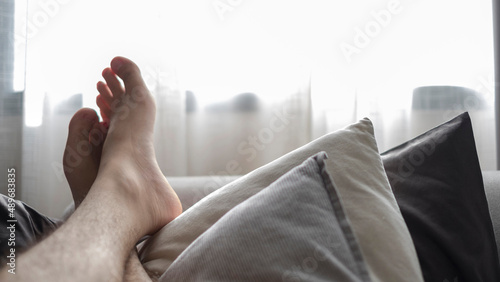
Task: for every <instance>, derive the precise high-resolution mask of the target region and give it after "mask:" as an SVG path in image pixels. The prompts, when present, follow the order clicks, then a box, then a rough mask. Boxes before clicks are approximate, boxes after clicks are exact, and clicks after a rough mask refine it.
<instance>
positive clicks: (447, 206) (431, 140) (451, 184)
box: [382, 113, 500, 282]
mask: <svg viewBox="0 0 500 282" xmlns="http://www.w3.org/2000/svg"><path fill="white" fill-rule="evenodd" d="M382 160H383V162H384V167H385V169H386V172H387V176H388V178H389V182H390V183H391V186H392V189H393V192H394V195H395V197H396V200H397V202H398V205H399V207H400V209H401V212H402V214H403V217H404V219H405V221H406V224H407V226H408V229H409V230H410V234H411V236H412V239H413V241H414V244H415V248H416V250H417V255H418V258H419V261H420V265H421V267H422V272H423V274H424V279H425V280H426V281H439V282H441V281H470V282H476V281H496V282H498V281H500V266H499V259H498V255H497V247H496V243H495V237H494V233H493V228H492V223H491V218H490V214H489V211H488V203H487V200H486V196H485V192H484V186H483V179H482V175H481V169H480V167H479V161H478V158H477V152H476V146H475V142H474V136H473V132H472V124H471V120H470V117H469V115H468V113H464V114H462V115H460V116H458V117H456V118H454V119H453V120H451V121H449V122H447V123H444V124H442V125H440V126H438V127H436V128H434V129H432V130H430V131H428V132H426V133H424V134H423V135H420V136H418V137H416V138H414V139H413V140H411V141H409V142H406V143H404V144H402V145H400V146H398V147H395V148H393V149H391V150H389V151H387V152H385V153H383V154H382Z"/></svg>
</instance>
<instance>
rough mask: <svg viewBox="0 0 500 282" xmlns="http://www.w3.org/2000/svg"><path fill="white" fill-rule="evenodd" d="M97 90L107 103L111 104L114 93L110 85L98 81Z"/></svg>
mask: <svg viewBox="0 0 500 282" xmlns="http://www.w3.org/2000/svg"><path fill="white" fill-rule="evenodd" d="M97 91H99V94H101V97H102V98H103V99H104V101H105V102H106V104H108V105H111V104H112V102H113V93H111V90H110V89H109V87H108V85H107V84H106V83H104V82H102V81H99V82H98V83H97Z"/></svg>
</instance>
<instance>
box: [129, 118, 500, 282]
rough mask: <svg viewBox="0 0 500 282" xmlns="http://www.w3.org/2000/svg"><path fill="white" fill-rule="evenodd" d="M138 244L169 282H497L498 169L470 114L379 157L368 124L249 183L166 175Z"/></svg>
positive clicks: (256, 174)
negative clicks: (483, 157) (490, 164)
mask: <svg viewBox="0 0 500 282" xmlns="http://www.w3.org/2000/svg"><path fill="white" fill-rule="evenodd" d="M168 179H169V181H170V184H171V185H172V187H173V188H174V189H175V190H176V192H177V193H178V195H179V197H180V199H181V201H182V204H183V207H184V212H183V214H181V216H179V217H178V218H176V219H175V220H174V221H172V222H170V223H169V224H167V225H166V226H165V227H163V228H162V229H161V230H160V231H159V232H157V233H156V234H154V235H153V236H152V237H150V238H149V239H148V240H147V241H145V242H144V243H142V244H141V245H139V246H138V249H139V257H140V259H141V261H142V263H143V266H144V267H145V269H146V270H147V271H148V272H149V273H150V274H151V275H152V276H156V277H157V278H158V279H160V280H161V281H440V282H441V281H443V282H444V281H500V263H499V261H500V257H499V255H498V251H497V249H498V247H497V246H498V245H499V243H498V242H499V238H500V233H499V232H500V209H499V204H498V201H499V200H500V187H499V186H498V184H499V183H500V173H499V172H496V171H490V172H482V171H481V168H480V166H479V161H478V159H477V151H476V147H475V142H474V137H473V129H472V123H471V120H470V116H469V115H468V113H463V114H461V115H459V116H457V117H456V118H454V119H452V120H450V121H448V122H446V123H444V124H442V125H440V126H438V127H436V128H433V129H430V130H429V131H428V132H426V133H424V134H422V135H420V136H417V137H415V138H414V139H412V140H409V141H407V142H405V143H403V144H401V145H399V146H397V147H395V148H393V149H390V150H388V151H386V152H382V153H379V151H378V148H377V144H376V137H375V135H374V130H373V125H372V124H371V121H370V120H369V119H366V118H365V119H362V120H360V121H359V122H357V123H355V124H352V125H349V126H347V127H346V128H344V129H341V130H339V131H336V132H333V133H331V134H328V135H326V136H323V137H321V138H319V139H317V140H314V141H312V142H311V143H309V144H307V145H305V146H303V147H301V148H298V149H296V150H294V151H292V152H290V153H288V154H286V155H284V156H282V157H281V158H279V159H277V160H275V161H273V162H271V163H269V164H267V165H265V166H263V167H261V168H259V169H257V170H255V171H252V172H250V173H249V174H247V175H244V176H210V177H187V178H184V177H180V178H168Z"/></svg>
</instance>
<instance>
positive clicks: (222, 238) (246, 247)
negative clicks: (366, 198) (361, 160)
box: [160, 153, 371, 282]
mask: <svg viewBox="0 0 500 282" xmlns="http://www.w3.org/2000/svg"><path fill="white" fill-rule="evenodd" d="M325 157H326V154H324V153H319V154H318V155H316V156H314V157H312V158H309V159H307V160H306V161H305V162H304V163H303V164H301V165H300V166H298V167H296V168H294V169H292V170H291V171H290V172H288V173H286V174H285V175H283V176H282V177H280V178H279V179H278V180H277V181H275V182H273V183H272V184H271V185H270V186H269V187H267V188H265V189H263V190H262V191H260V192H259V193H257V194H255V195H254V196H252V197H250V198H249V199H248V200H246V201H244V202H243V203H241V204H239V205H237V206H236V207H235V208H233V209H232V210H230V211H229V212H228V213H226V214H225V215H224V216H223V217H222V218H221V219H220V220H219V221H217V222H216V223H215V224H214V225H212V227H210V228H209V229H208V230H207V231H206V232H205V233H203V234H202V235H201V236H200V237H198V238H197V239H196V240H195V241H194V242H193V243H192V244H191V245H189V247H188V248H187V249H186V250H185V251H184V252H182V253H181V254H180V256H179V257H178V258H177V259H176V260H175V261H174V262H173V263H172V265H171V266H170V267H169V268H168V269H167V271H166V272H165V273H164V274H163V276H162V277H161V278H160V280H161V281H228V282H229V281H231V282H232V281H260V282H264V281H345V282H348V281H355V282H358V281H371V280H370V276H369V275H368V271H367V268H366V266H365V263H364V261H363V258H362V255H361V251H360V249H359V246H358V243H357V242H356V239H355V236H354V234H353V232H352V230H351V228H350V227H349V222H348V220H347V218H346V216H345V213H344V210H343V209H342V206H341V203H340V201H339V198H338V195H337V192H336V190H335V188H334V184H333V183H332V181H331V179H330V176H329V175H328V173H327V172H326V170H325V163H324V160H325Z"/></svg>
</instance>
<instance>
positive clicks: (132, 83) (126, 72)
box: [111, 57, 146, 92]
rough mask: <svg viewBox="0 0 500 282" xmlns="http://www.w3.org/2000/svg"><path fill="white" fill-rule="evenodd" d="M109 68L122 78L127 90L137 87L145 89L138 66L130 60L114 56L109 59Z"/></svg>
mask: <svg viewBox="0 0 500 282" xmlns="http://www.w3.org/2000/svg"><path fill="white" fill-rule="evenodd" d="M111 70H113V72H114V73H115V74H116V75H118V77H120V78H121V79H122V80H123V83H124V84H125V89H126V90H127V92H128V91H130V90H134V89H137V88H138V87H141V88H143V89H146V84H145V83H144V80H143V79H142V76H141V71H140V70H139V67H138V66H137V65H136V64H135V63H134V62H132V61H131V60H129V59H127V58H124V57H115V58H113V60H111Z"/></svg>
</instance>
